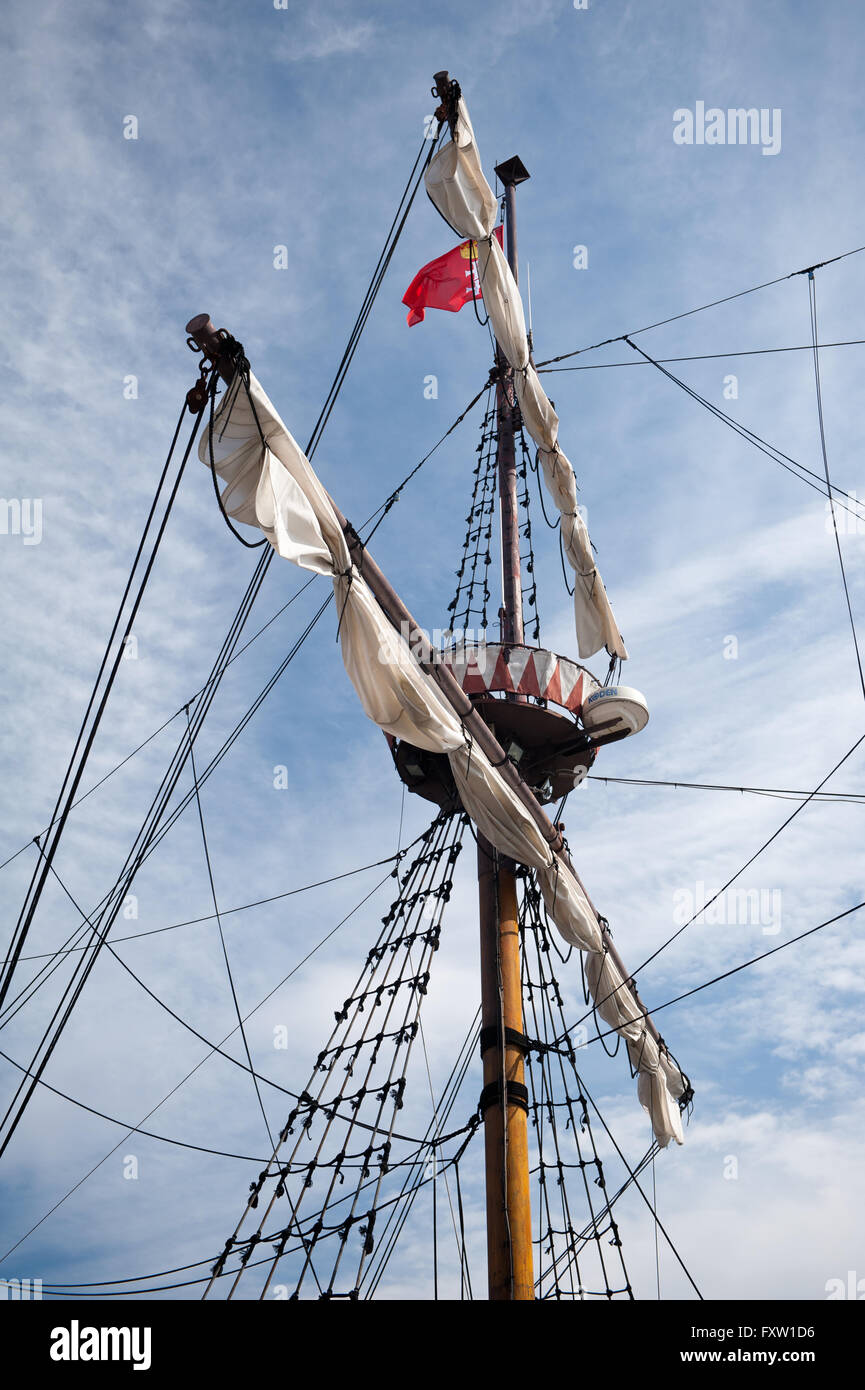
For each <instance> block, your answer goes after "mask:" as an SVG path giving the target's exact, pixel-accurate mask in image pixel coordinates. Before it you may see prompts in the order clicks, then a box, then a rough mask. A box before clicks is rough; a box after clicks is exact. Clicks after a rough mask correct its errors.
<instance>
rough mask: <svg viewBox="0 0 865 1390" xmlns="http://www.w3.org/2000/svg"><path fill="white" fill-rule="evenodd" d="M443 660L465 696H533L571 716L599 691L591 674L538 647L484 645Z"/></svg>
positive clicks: (461, 648)
mask: <svg viewBox="0 0 865 1390" xmlns="http://www.w3.org/2000/svg"><path fill="white" fill-rule="evenodd" d="M443 660H444V664H445V665H446V666H448V667H450V669H451V671H452V672H453V674H454V676H455V678H456V679H457V680H458V681H459V683H460V685H461V686H462V688H463V690H464V691H465V692H466V694H467V695H484V694H486V693H487V692H488V691H489V692H490V693H493V692H499V691H507V692H508V693H512V694H515V695H535V696H539V697H541V698H543V699H545V700H550V701H552V703H553V704H555V705H561V706H563V708H564V709H568V710H570V711H571V712H572V713H573V714H579V712H580V709H581V708H582V706H583V702H584V700H587V699H588V697H589V696H590V695H592V694H593V693H594V692H595V691H596V690H600V688H601V687H600V683H599V682H598V681H596V680H595V678H594V676H593V675H592V673H591V671H587V670H586V669H585V667H583V666H578V665H577V664H576V662H574V661H568V660H567V658H566V657H563V656H556V655H555V654H554V653H553V652H546V651H543V650H542V649H541V648H540V647H517V646H514V647H505V646H503V645H502V644H501V643H493V642H487V643H486V644H479V645H477V646H474V647H459V648H456V649H455V650H454V651H452V652H448V653H446V655H445V656H444V658H443Z"/></svg>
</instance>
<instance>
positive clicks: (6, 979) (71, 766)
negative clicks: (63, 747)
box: [0, 404, 200, 1153]
mask: <svg viewBox="0 0 865 1390" xmlns="http://www.w3.org/2000/svg"><path fill="white" fill-rule="evenodd" d="M185 412H186V405H185V404H184V406H183V409H182V410H181V414H180V417H179V419H178V422H177V426H176V428H175V431H174V437H173V439H172V441H171V446H170V448H169V451H168V457H167V459H166V461H165V465H164V467H163V470H162V473H161V475H160V478H159V482H158V484H157V488H156V493H155V496H154V498H153V502H152V503H151V506H150V511H149V512H148V515H147V520H146V522H145V524H144V530H143V532H142V534H141V539H140V541H139V543H138V548H137V550H136V552H135V557H134V559H133V562H132V568H131V570H130V572H129V577H128V579H127V581H126V585H125V587H124V590H123V595H122V597H121V600H120V604H119V606H118V609H117V614H116V616H115V619H114V623H113V625H112V628H111V632H110V634H109V637H108V642H107V643H106V647H105V652H104V654H103V657H102V661H101V662H100V665H99V670H98V672H97V675H96V680H95V681H94V684H93V689H92V691H91V694H90V699H89V700H88V703H87V708H86V710H85V712H84V717H83V719H82V721H81V727H80V729H79V731H78V736H77V738H76V740H75V746H74V748H73V750H72V754H71V757H70V759H69V763H68V765H67V768H66V772H65V773H64V776H63V781H62V783H61V787H60V792H59V793H58V796H57V801H56V804H55V807H54V811H53V814H52V816H51V824H52V826H53V827H54V833H53V834H52V835H51V836H50V839H49V843H48V845H47V847H46V848H44V849H43V848H42V847H41V846H40V851H41V853H42V857H41V859H40V860H39V861H37V864H36V867H35V869H34V871H33V877H32V879H31V881H30V885H29V887H28V889H27V893H26V895H25V899H24V904H23V906H22V908H21V913H20V915H19V917H18V922H17V924H16V926H15V929H14V932H13V936H12V942H11V949H10V951H9V954H8V956H7V960H6V964H5V966H4V968H3V971H2V973H0V1007H2V1004H3V1002H4V1000H5V998H6V995H7V994H8V992H9V987H10V985H11V983H12V975H13V973H14V971H15V967H16V965H17V962H18V958H19V956H20V955H21V950H22V947H23V945H24V942H25V941H26V939H27V936H28V934H29V931H30V927H31V925H32V922H33V918H34V916H35V914H36V909H37V907H38V905H39V901H40V899H41V897H42V893H43V890H44V888H45V884H46V882H47V879H48V874H49V871H50V868H51V864H52V863H53V860H54V856H55V854H56V852H57V848H58V846H59V844H60V839H61V837H62V835H63V831H64V828H65V826H66V821H67V819H68V817H69V813H70V811H71V809H72V803H73V801H74V799H75V793H76V791H77V790H78V786H79V783H80V781H81V778H82V776H83V774H84V769H85V767H86V766H87V760H88V758H89V756H90V750H91V749H92V747H93V743H94V741H95V739H96V735H97V733H98V731H99V726H100V724H101V722H102V716H103V714H104V712H105V707H106V705H107V703H108V698H109V696H110V694H111V690H112V687H113V685H114V681H115V678H116V676H117V672H118V670H119V669H120V663H121V661H122V660H123V655H124V652H125V649H126V639H127V638H128V636H129V635H130V633H131V631H132V626H133V624H134V622H135V618H136V616H137V614H138V610H139V607H140V606H141V601H142V599H143V597H144V593H145V590H146V587H147V582H148V580H149V578H150V575H151V572H152V570H153V566H154V563H155V561H156V556H157V554H158V553H159V547H160V544H161V542H162V537H163V535H164V534H165V528H166V526H167V525H168V519H169V517H170V515H171V511H172V508H173V506H174V499H175V498H176V496H177V491H178V488H179V487H180V481H181V479H182V477H183V473H184V470H185V468H186V463H187V460H188V458H189V455H190V453H191V451H192V446H193V444H194V442H195V436H196V434H197V433H198V426H199V423H200V416H199V415H196V416H195V419H194V422H193V426H192V429H191V431H190V435H189V440H188V442H187V445H186V448H185V450H184V453H183V458H182V459H181V461H180V466H179V468H178V470H177V475H176V477H175V480H174V483H173V485H172V488H171V492H170V494H169V497H168V501H167V503H166V506H165V511H164V513H163V516H162V520H161V521H160V523H159V527H158V530H157V532H156V538H155V540H154V542H153V545H152V548H151V551H150V555H149V557H148V560H147V563H146V565H145V568H144V573H143V575H142V578H141V580H140V582H139V585H138V590H137V593H136V595H135V598H134V600H133V603H132V606H131V609H130V611H129V615H128V617H127V618H126V619H125V622H124V633H125V635H124V637H123V639H122V640H121V641H120V643H119V644H118V645H117V651H116V654H115V656H114V660H113V662H112V663H111V667H110V670H109V672H108V676H107V679H106V681H105V686H104V689H103V691H102V695H101V698H100V699H99V703H98V705H97V703H96V702H97V697H98V693H99V689H100V684H101V682H102V677H103V675H104V673H105V670H106V668H107V667H108V664H109V661H110V659H111V651H112V647H113V646H114V643H115V638H116V637H117V634H118V632H119V631H120V625H121V621H122V619H123V614H124V610H125V608H126V603H127V599H128V598H129V595H130V593H131V590H132V585H133V581H134V578H135V572H136V570H137V569H138V565H139V562H140V561H141V559H142V557H143V555H144V550H145V546H146V544H147V536H148V532H149V530H150V526H151V523H152V522H153V519H154V517H155V515H156V509H157V506H158V504H159V498H160V494H161V492H162V488H163V486H164V484H165V481H166V479H167V477H168V471H169V468H170V466H171V460H172V457H173V455H174V449H175V446H176V444H177V440H178V438H179V435H180V430H181V426H182V424H183V419H184V415H185ZM91 714H92V716H93V717H92V719H91ZM88 725H89V728H88ZM79 754H80V756H79ZM76 760H77V767H76ZM0 1153H2V1149H0Z"/></svg>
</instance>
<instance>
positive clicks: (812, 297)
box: [807, 270, 865, 699]
mask: <svg viewBox="0 0 865 1390" xmlns="http://www.w3.org/2000/svg"><path fill="white" fill-rule="evenodd" d="M807 285H808V307H809V309H810V313H811V341H812V345H813V351H814V388H815V390H816V393H817V421H818V424H819V426H820V452H821V453H822V455H823V471H824V474H825V477H826V491H827V492H828V494H829V508H830V511H831V515H832V534H833V535H834V537H835V548H836V550H837V551H838V564H839V565H840V567H841V582H842V584H843V585H844V598H845V600H846V603H847V616H848V617H849V619H850V630H851V632H852V634H853V646H854V648H855V651H856V665H857V667H858V670H859V684H860V686H861V688H862V697H863V699H865V673H863V671H862V656H861V654H860V652H859V638H858V636H857V635H856V623H855V621H854V619H853V606H852V604H851V602H850V590H849V588H848V587H847V575H846V572H845V570H844V556H843V555H842V553H841V537H840V536H839V534H838V521H837V518H836V516H835V500H834V498H833V496H832V483H831V480H830V478H829V455H828V454H827V452H826V428H825V424H824V421H823V387H822V384H821V382H820V349H819V347H818V335H817V282H816V280H815V279H814V271H813V270H809V272H808V280H807Z"/></svg>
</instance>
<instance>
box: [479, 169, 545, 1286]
mask: <svg viewBox="0 0 865 1390" xmlns="http://www.w3.org/2000/svg"><path fill="white" fill-rule="evenodd" d="M496 172H497V173H498V174H499V176H500V177H501V179H502V182H503V183H504V186H505V201H506V209H507V219H506V222H507V225H506V230H507V248H508V261H509V264H510V267H511V270H512V272H513V275H514V279H515V280H516V279H517V273H518V272H517V236H516V220H515V207H514V204H515V199H514V190H515V188H516V185H517V183H521V182H523V180H524V179H525V178H527V177H528V175H527V174H526V172H525V170H524V169H523V166H522V165H521V164H520V161H519V160H518V159H512V160H508V161H507V163H506V164H504V165H501V166H499V168H498V169H497V170H496ZM496 361H497V365H498V372H499V378H498V382H497V385H496V407H497V416H498V440H497V443H498V490H499V508H500V519H501V547H502V591H503V592H502V607H501V610H500V614H499V616H500V619H501V640H502V642H503V643H504V644H505V645H510V644H511V643H515V644H522V642H523V603H522V579H521V575H520V532H519V512H518V507H517V473H516V462H515V457H514V406H513V401H514V395H513V373H512V371H511V369H510V368H509V367H508V363H507V360H506V358H505V355H504V353H503V352H502V350H501V347H498V348H497V352H496ZM510 698H512V699H518V698H520V697H518V696H512V697H510ZM478 896H479V905H480V958H481V1051H482V1054H483V1078H484V1089H483V1093H482V1097H481V1109H482V1111H483V1117H484V1145H485V1151H486V1199H487V1267H488V1282H489V1296H490V1298H491V1299H493V1300H496V1301H499V1300H513V1301H526V1300H530V1299H533V1298H534V1296H535V1290H534V1273H533V1262H532V1212H531V1190H530V1187H529V1150H528V1092H527V1090H526V1086H525V1064H524V1057H525V1043H524V1033H523V1003H522V983H521V979H520V938H519V925H518V920H517V884H516V877H515V865H514V863H513V860H511V859H508V858H506V857H505V856H504V855H502V854H499V853H498V851H497V850H495V849H494V848H493V846H492V845H491V844H490V843H489V841H488V840H486V839H485V838H484V836H483V835H480V834H479V835H478Z"/></svg>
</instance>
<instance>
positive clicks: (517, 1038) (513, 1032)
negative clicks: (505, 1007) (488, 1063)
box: [481, 1023, 532, 1057]
mask: <svg viewBox="0 0 865 1390" xmlns="http://www.w3.org/2000/svg"><path fill="white" fill-rule="evenodd" d="M501 1045H502V1029H501V1023H491V1024H489V1025H488V1026H487V1027H486V1028H482V1029H481V1056H482V1057H483V1055H484V1053H485V1052H486V1051H487V1049H488V1048H490V1047H501ZM505 1046H506V1047H517V1048H519V1050H520V1052H521V1053H522V1055H523V1056H524V1057H525V1056H526V1055H527V1054H528V1053H529V1052H530V1051H531V1049H532V1042H531V1039H530V1038H527V1037H526V1035H525V1033H520V1032H518V1031H517V1029H516V1028H505Z"/></svg>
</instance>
